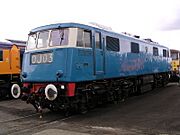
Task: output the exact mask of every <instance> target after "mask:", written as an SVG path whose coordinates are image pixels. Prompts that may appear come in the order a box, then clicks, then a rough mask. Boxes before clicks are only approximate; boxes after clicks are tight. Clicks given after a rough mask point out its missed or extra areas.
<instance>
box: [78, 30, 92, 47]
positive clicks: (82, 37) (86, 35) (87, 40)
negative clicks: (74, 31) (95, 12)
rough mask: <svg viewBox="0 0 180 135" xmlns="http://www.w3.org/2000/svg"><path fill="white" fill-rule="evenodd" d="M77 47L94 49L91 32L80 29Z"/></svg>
mask: <svg viewBox="0 0 180 135" xmlns="http://www.w3.org/2000/svg"><path fill="white" fill-rule="evenodd" d="M77 46H78V47H86V48H92V45H91V32H90V31H88V30H84V29H78V36H77Z"/></svg>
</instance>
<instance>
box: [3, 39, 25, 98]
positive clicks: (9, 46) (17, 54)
mask: <svg viewBox="0 0 180 135" xmlns="http://www.w3.org/2000/svg"><path fill="white" fill-rule="evenodd" d="M24 49H25V46H22V45H21V46H18V45H16V44H13V43H11V42H0V98H2V97H7V96H9V97H13V98H19V97H20V95H21V89H20V85H21V84H20V73H21V61H22V55H23V52H24Z"/></svg>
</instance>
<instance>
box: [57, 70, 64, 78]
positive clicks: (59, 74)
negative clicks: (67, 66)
mask: <svg viewBox="0 0 180 135" xmlns="http://www.w3.org/2000/svg"><path fill="white" fill-rule="evenodd" d="M62 76H63V71H62V70H58V71H57V72H56V77H57V78H60V77H62Z"/></svg>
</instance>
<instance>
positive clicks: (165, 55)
mask: <svg viewBox="0 0 180 135" xmlns="http://www.w3.org/2000/svg"><path fill="white" fill-rule="evenodd" d="M167 53H168V52H167V50H165V49H163V57H168V55H167Z"/></svg>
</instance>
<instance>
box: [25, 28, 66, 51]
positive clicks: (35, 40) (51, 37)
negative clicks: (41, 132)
mask: <svg viewBox="0 0 180 135" xmlns="http://www.w3.org/2000/svg"><path fill="white" fill-rule="evenodd" d="M68 38H69V28H61V29H52V30H47V31H40V32H36V33H33V34H30V35H29V38H28V42H27V50H33V49H40V48H47V47H53V46H65V45H68Z"/></svg>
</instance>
